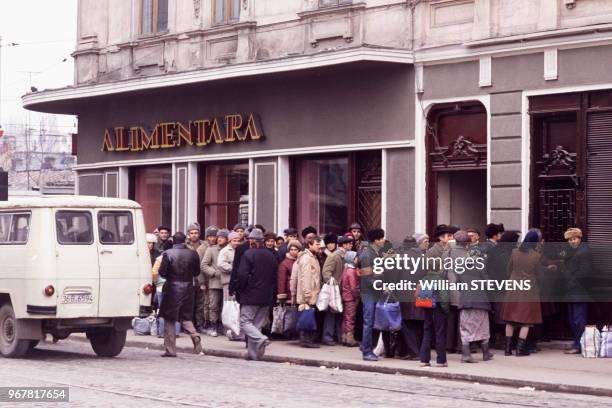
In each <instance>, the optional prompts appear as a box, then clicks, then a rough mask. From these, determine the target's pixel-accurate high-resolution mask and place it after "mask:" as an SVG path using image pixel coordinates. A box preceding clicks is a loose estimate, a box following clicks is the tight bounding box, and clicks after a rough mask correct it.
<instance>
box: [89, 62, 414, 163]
mask: <svg viewBox="0 0 612 408" xmlns="http://www.w3.org/2000/svg"><path fill="white" fill-rule="evenodd" d="M411 72H412V69H411V68H407V67H404V66H393V65H382V66H378V65H369V64H357V65H350V64H349V65H348V66H346V67H343V68H342V69H324V70H319V71H317V72H316V73H315V74H313V75H309V76H306V75H305V74H303V73H292V74H287V75H284V76H281V75H275V76H273V77H272V76H270V77H261V78H258V79H257V80H253V79H243V80H237V81H224V82H221V83H216V84H208V85H202V86H197V87H196V86H190V87H188V88H176V89H169V90H163V91H159V92H151V93H147V94H135V95H130V96H123V97H119V96H117V97H113V98H107V99H106V100H103V101H100V102H99V103H96V104H89V105H87V106H85V107H84V110H83V112H82V113H81V114H80V115H79V144H78V149H79V150H78V158H79V164H80V165H87V164H91V163H97V162H110V161H115V160H127V161H133V160H139V159H155V158H165V159H169V158H172V159H175V158H180V157H181V156H183V157H186V156H194V155H197V156H201V157H202V158H205V157H206V156H208V155H218V154H225V153H228V154H229V153H242V154H247V153H257V152H265V151H270V150H278V149H299V148H311V147H316V146H326V145H328V146H331V145H349V144H358V143H382V142H398V141H399V142H402V141H408V140H410V139H411V138H412V137H413V136H412V132H411V130H410V129H412V126H413V125H412V124H413V116H414V101H413V100H412V99H410V98H406V91H407V90H408V91H410V89H412V74H411ZM373 78H374V79H375V80H372V79H373ZM236 112H244V113H249V112H253V113H256V114H258V115H259V117H260V119H261V126H262V129H263V133H264V136H265V138H264V139H263V140H257V141H248V142H240V143H232V144H227V143H226V144H219V145H206V146H204V147H196V146H184V147H181V148H173V149H156V150H146V151H140V152H102V151H101V147H102V142H103V137H104V132H105V129H107V128H108V129H110V131H111V132H113V129H114V128H115V127H118V126H123V127H130V126H143V127H145V128H147V129H149V130H150V129H152V127H153V126H154V125H155V124H156V123H161V122H164V121H180V122H182V123H185V124H188V123H189V121H190V120H198V119H204V118H214V117H224V116H225V115H228V114H232V113H236ZM94 146H97V147H94Z"/></svg>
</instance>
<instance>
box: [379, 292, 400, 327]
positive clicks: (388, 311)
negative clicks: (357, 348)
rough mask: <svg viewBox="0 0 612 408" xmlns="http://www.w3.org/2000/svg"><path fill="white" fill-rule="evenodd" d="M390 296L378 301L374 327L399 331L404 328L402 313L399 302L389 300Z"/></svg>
mask: <svg viewBox="0 0 612 408" xmlns="http://www.w3.org/2000/svg"><path fill="white" fill-rule="evenodd" d="M389 298H390V296H388V297H387V299H386V300H385V301H384V302H383V301H380V302H378V303H376V311H375V312H374V328H375V329H376V330H380V331H398V330H400V329H401V328H402V313H401V311H400V304H399V302H389Z"/></svg>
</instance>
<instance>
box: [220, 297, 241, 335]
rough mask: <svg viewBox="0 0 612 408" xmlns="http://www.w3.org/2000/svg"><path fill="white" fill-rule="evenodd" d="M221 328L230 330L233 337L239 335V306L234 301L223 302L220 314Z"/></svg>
mask: <svg viewBox="0 0 612 408" xmlns="http://www.w3.org/2000/svg"><path fill="white" fill-rule="evenodd" d="M221 323H223V327H225V328H226V329H228V330H231V331H232V333H234V334H235V335H238V334H240V305H239V304H238V302H236V301H235V300H225V301H223V310H222V312H221Z"/></svg>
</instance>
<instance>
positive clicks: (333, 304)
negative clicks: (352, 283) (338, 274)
mask: <svg viewBox="0 0 612 408" xmlns="http://www.w3.org/2000/svg"><path fill="white" fill-rule="evenodd" d="M329 283H330V286H331V289H330V290H331V293H330V297H329V308H330V309H331V310H332V311H334V312H336V313H342V310H343V306H342V295H340V285H338V282H336V281H335V279H334V278H330V279H329Z"/></svg>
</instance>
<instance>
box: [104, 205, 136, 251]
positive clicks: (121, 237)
mask: <svg viewBox="0 0 612 408" xmlns="http://www.w3.org/2000/svg"><path fill="white" fill-rule="evenodd" d="M98 237H99V239H100V243H101V244H106V245H131V244H133V243H134V224H133V222H132V213H131V212H129V211H122V212H119V211H100V212H99V213H98Z"/></svg>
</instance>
